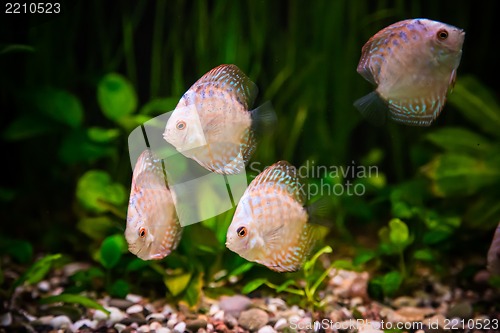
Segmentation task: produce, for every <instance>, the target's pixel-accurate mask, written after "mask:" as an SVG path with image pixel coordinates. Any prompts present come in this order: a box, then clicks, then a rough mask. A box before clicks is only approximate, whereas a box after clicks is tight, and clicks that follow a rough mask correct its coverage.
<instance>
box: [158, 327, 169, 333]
mask: <svg viewBox="0 0 500 333" xmlns="http://www.w3.org/2000/svg"><path fill="white" fill-rule="evenodd" d="M170 332H171V331H170V330H169V329H168V328H166V327H161V328H159V329H157V330H156V333H170Z"/></svg>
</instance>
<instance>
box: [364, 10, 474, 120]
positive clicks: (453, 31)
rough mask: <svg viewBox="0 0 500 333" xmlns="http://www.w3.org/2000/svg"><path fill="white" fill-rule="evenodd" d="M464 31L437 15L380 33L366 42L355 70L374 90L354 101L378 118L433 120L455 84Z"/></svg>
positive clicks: (392, 26) (367, 116)
mask: <svg viewBox="0 0 500 333" xmlns="http://www.w3.org/2000/svg"><path fill="white" fill-rule="evenodd" d="M464 38H465V32H464V31H463V30H462V29H459V28H456V27H453V26H451V25H448V24H444V23H441V22H437V21H431V20H428V19H411V20H405V21H401V22H397V23H394V24H392V25H390V26H388V27H386V28H385V29H382V30H381V31H379V32H378V33H376V34H375V35H374V36H373V37H372V38H370V40H368V42H367V43H366V44H365V45H364V46H363V49H362V54H361V59H360V61H359V64H358V68H357V71H358V73H359V74H361V75H362V76H363V77H364V78H365V79H366V80H368V81H369V82H370V83H372V84H374V85H376V86H377V88H376V90H375V91H374V92H372V93H370V94H368V95H366V96H364V97H362V98H360V99H359V100H357V101H356V102H355V103H354V106H355V107H356V108H358V109H359V111H360V112H361V114H362V115H363V116H364V117H366V118H368V119H369V120H371V121H372V122H373V123H375V124H382V123H384V122H385V118H386V114H387V112H388V113H389V117H390V118H391V119H392V120H394V121H396V122H399V123H403V124H406V125H413V126H429V125H430V124H431V123H432V122H433V121H434V120H435V119H436V118H437V117H438V116H439V114H440V112H441V110H442V109H443V106H444V105H445V102H446V95H447V94H448V91H450V90H451V88H452V87H453V85H454V83H455V80H456V76H457V68H458V65H459V64H460V58H461V56H462V45H463V42H464Z"/></svg>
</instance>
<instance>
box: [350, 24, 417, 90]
mask: <svg viewBox="0 0 500 333" xmlns="http://www.w3.org/2000/svg"><path fill="white" fill-rule="evenodd" d="M409 21H411V20H405V21H401V22H397V23H394V24H392V25H390V26H388V27H386V28H385V29H382V30H380V31H379V32H377V33H376V34H375V35H373V36H372V37H371V38H370V39H369V40H368V41H367V42H366V43H365V45H363V48H362V50H361V59H360V60H359V64H358V68H357V71H358V73H359V74H360V75H361V76H363V77H364V78H365V79H366V80H367V81H368V82H370V83H372V84H374V85H377V84H378V82H377V80H376V77H378V74H379V72H380V67H381V65H382V63H383V62H384V61H385V59H384V53H385V51H384V48H385V46H386V44H388V43H389V41H390V37H392V36H394V34H397V33H398V32H397V31H396V30H397V29H399V28H401V27H402V26H404V25H406V24H408V23H409ZM400 33H402V34H403V35H402V36H400V38H401V39H402V40H403V41H404V40H405V38H407V37H406V35H405V32H404V31H402V32H400Z"/></svg>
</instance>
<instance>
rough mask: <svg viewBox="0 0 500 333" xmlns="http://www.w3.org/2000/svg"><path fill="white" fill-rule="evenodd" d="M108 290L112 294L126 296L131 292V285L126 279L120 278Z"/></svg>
mask: <svg viewBox="0 0 500 333" xmlns="http://www.w3.org/2000/svg"><path fill="white" fill-rule="evenodd" d="M108 292H109V294H110V295H111V296H114V297H120V298H125V296H127V294H128V293H129V292H130V286H129V284H128V283H127V282H126V281H125V280H123V279H118V280H116V281H115V282H113V284H112V285H111V286H110V287H109V288H108Z"/></svg>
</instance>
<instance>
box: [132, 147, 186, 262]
mask: <svg viewBox="0 0 500 333" xmlns="http://www.w3.org/2000/svg"><path fill="white" fill-rule="evenodd" d="M181 233H182V228H181V225H180V224H179V220H178V218H177V215H176V212H175V206H174V197H173V196H172V193H171V192H170V190H169V188H168V187H167V185H166V184H165V178H164V175H163V169H162V164H161V160H159V159H158V158H157V157H155V156H154V154H153V152H152V151H151V150H149V149H146V150H145V151H143V152H142V154H141V155H140V156H139V158H138V159H137V163H136V164H135V167H134V172H133V176H132V188H131V190H130V200H129V205H128V212H127V227H126V229H125V238H126V240H127V243H128V249H129V251H130V252H132V253H134V254H135V255H136V256H138V257H139V258H141V259H143V260H151V259H162V258H164V257H166V256H167V255H169V254H170V252H172V251H173V250H174V249H175V248H176V247H177V245H178V244H179V241H180V239H181Z"/></svg>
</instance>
